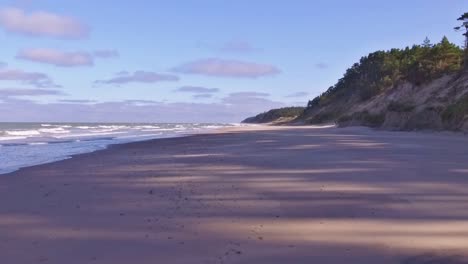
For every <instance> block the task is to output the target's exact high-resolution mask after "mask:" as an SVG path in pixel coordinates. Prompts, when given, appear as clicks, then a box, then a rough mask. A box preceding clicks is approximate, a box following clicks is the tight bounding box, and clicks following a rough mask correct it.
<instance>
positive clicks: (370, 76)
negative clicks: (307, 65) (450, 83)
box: [307, 37, 463, 110]
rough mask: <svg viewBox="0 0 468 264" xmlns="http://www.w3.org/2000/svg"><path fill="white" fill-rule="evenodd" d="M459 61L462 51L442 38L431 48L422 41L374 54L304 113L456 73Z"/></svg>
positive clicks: (362, 59)
mask: <svg viewBox="0 0 468 264" xmlns="http://www.w3.org/2000/svg"><path fill="white" fill-rule="evenodd" d="M462 58H463V50H462V49H461V48H460V47H458V46H456V45H454V44H452V43H450V42H449V41H448V39H447V38H446V37H444V38H443V39H442V41H441V42H439V43H438V44H435V45H432V44H430V41H429V40H428V39H426V40H425V41H424V44H423V45H414V46H413V47H411V48H410V47H407V48H405V49H392V50H389V51H377V52H374V53H371V54H369V55H367V56H365V57H362V58H361V60H360V61H359V62H358V63H355V64H354V65H353V66H351V68H349V69H348V70H347V71H346V73H345V74H344V76H343V77H342V78H341V79H339V80H338V82H337V83H336V84H335V85H334V86H332V87H330V88H329V89H328V90H327V91H326V92H324V93H323V94H321V95H320V96H318V97H316V98H314V99H313V100H312V101H309V103H308V105H307V109H308V110H310V109H313V108H316V107H322V106H325V105H327V104H329V103H330V102H336V100H337V99H343V98H349V97H350V96H351V95H353V94H358V95H359V97H360V100H361V101H366V100H369V99H370V98H372V97H374V96H376V95H378V94H380V93H382V92H384V91H385V90H387V89H391V88H392V87H394V86H395V85H397V84H399V83H402V82H411V83H413V84H415V85H420V84H423V83H425V82H430V81H432V80H434V79H436V78H439V77H441V76H442V75H444V74H449V73H454V72H457V71H459V70H460V68H461V64H462Z"/></svg>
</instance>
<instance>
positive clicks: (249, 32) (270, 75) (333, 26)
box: [0, 0, 468, 122]
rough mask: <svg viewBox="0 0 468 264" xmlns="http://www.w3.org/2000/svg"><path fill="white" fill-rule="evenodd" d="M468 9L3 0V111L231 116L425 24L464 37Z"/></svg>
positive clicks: (418, 38)
mask: <svg viewBox="0 0 468 264" xmlns="http://www.w3.org/2000/svg"><path fill="white" fill-rule="evenodd" d="M466 11H468V2H467V1H462V0H449V1H435V0H432V1H431V0H429V1H428V0H425V1H422V0H414V1H368V0H367V1H363V0H361V1H359V0H358V1H337V0H332V1H330V0H329V1H301V0H292V1H281V0H278V1H264V0H255V1H252V0H250V1H246V0H238V1H215V0H185V1H176V0H174V1H141V0H134V1H108V0H103V1H88V0H81V1H62V0H29V1H28V0H17V1H6V0H1V1H0V39H1V40H2V41H1V42H2V48H1V49H0V62H2V64H0V65H3V66H2V67H1V68H0V121H138V122H163V121H173V122H190V121H192V122H201V121H219V122H236V121H240V119H242V118H244V117H247V116H248V115H251V114H255V113H257V112H260V111H264V110H267V109H269V108H271V107H280V106H286V105H305V104H306V102H307V100H309V99H312V98H313V97H315V96H316V95H318V94H320V93H321V92H323V91H324V90H326V88H327V87H329V86H331V85H333V84H334V83H335V82H336V80H337V79H338V78H340V77H341V76H342V74H343V73H344V71H345V70H346V68H348V67H349V66H350V65H352V64H353V63H354V62H356V61H357V60H359V58H360V57H361V56H363V55H366V54H367V53H369V52H372V51H376V50H382V49H390V48H394V47H397V48H398V47H405V46H407V45H412V44H415V43H421V42H422V40H423V39H424V38H425V37H426V36H427V37H429V38H430V39H431V40H432V41H433V42H437V41H439V40H440V39H441V38H442V37H443V36H444V35H446V36H447V37H448V38H449V39H450V40H451V41H452V42H455V43H457V44H460V45H461V43H462V40H463V39H462V36H461V34H459V33H456V32H454V31H453V30H452V28H453V27H454V26H455V25H456V24H457V23H456V18H457V17H458V16H459V15H460V14H461V13H463V12H466ZM2 71H3V75H2ZM19 73H21V74H19ZM38 74H39V75H38ZM41 74H42V75H41ZM2 76H3V77H2ZM12 76H13V77H12Z"/></svg>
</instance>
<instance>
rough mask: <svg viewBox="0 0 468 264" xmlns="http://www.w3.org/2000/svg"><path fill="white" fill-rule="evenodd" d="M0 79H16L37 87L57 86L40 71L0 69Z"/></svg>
mask: <svg viewBox="0 0 468 264" xmlns="http://www.w3.org/2000/svg"><path fill="white" fill-rule="evenodd" d="M0 81H18V82H21V83H25V84H30V85H33V86H35V87H37V88H58V87H60V86H59V85H57V84H55V83H54V82H53V81H52V79H51V78H50V77H49V76H48V75H46V74H44V73H40V72H26V71H22V70H16V69H0Z"/></svg>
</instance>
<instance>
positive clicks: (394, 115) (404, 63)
mask: <svg viewBox="0 0 468 264" xmlns="http://www.w3.org/2000/svg"><path fill="white" fill-rule="evenodd" d="M458 21H459V22H460V23H461V25H460V26H458V27H455V30H457V31H462V32H463V36H465V49H462V48H460V47H458V46H457V45H455V44H453V43H450V41H449V40H448V39H447V38H446V37H444V38H443V39H442V40H441V41H440V42H438V43H437V44H431V43H430V41H429V39H427V38H426V39H425V40H424V42H423V43H422V44H421V45H413V46H412V47H406V48H404V49H391V50H388V51H376V52H373V53H371V54H369V55H367V56H364V57H362V58H361V59H360V60H359V62H357V63H355V64H353V65H352V66H351V67H350V68H349V69H348V70H346V72H345V74H344V75H343V77H342V78H341V79H339V80H338V82H337V83H336V84H335V85H333V86H331V87H330V88H328V90H326V91H325V92H324V93H322V94H321V95H319V96H317V97H315V98H314V99H312V100H310V101H309V102H308V104H307V107H306V108H305V109H304V110H303V111H302V112H300V113H299V114H298V116H297V117H296V118H294V119H292V120H290V122H291V123H295V124H298V123H302V124H320V123H330V122H334V123H337V124H338V125H340V126H353V125H363V126H370V127H378V128H384V129H393V130H415V129H432V130H457V131H466V132H468V13H464V14H463V15H462V16H460V17H459V18H458ZM295 111H300V109H299V108H297V109H295ZM296 114H297V112H295V113H294V115H296ZM291 116H293V114H291V115H290V114H289V113H288V112H283V111H279V110H271V111H269V112H266V113H263V114H260V115H258V116H256V117H253V118H248V119H246V121H248V122H256V123H263V122H264V120H268V121H266V122H271V120H275V119H276V120H279V119H282V118H285V117H289V119H291V118H290V117H291Z"/></svg>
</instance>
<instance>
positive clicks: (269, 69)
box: [173, 58, 281, 78]
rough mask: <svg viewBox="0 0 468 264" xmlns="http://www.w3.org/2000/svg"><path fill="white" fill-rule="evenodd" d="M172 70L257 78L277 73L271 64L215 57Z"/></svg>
mask: <svg viewBox="0 0 468 264" xmlns="http://www.w3.org/2000/svg"><path fill="white" fill-rule="evenodd" d="M173 71H175V72H179V73H185V74H200V75H207V76H215V77H232V78H258V77H263V76H270V75H276V74H279V73H280V72H281V71H280V70H279V69H278V68H276V67H275V66H273V65H268V64H259V63H253V62H245V61H237V60H225V59H217V58H209V59H201V60H196V61H192V62H188V63H185V64H182V65H180V66H178V67H175V68H173Z"/></svg>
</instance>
